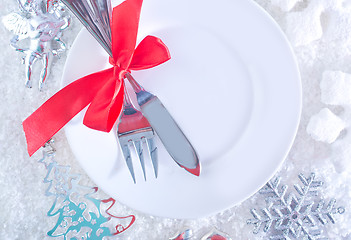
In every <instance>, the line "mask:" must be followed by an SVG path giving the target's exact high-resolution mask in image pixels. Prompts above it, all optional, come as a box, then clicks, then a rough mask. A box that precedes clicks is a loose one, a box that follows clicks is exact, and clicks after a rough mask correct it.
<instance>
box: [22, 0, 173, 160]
mask: <svg viewBox="0 0 351 240" xmlns="http://www.w3.org/2000/svg"><path fill="white" fill-rule="evenodd" d="M142 2H143V1H142V0H126V1H125V2H123V3H122V4H120V5H118V6H117V7H115V8H114V9H113V12H112V26H111V30H112V55H113V57H112V58H111V57H110V63H111V64H112V65H113V67H112V68H110V69H107V70H103V71H100V72H97V73H93V74H90V75H88V76H85V77H82V78H80V79H78V80H76V81H74V82H72V83H71V84H69V85H67V86H66V87H65V88H63V89H62V90H60V91H59V92H57V93H56V94H55V95H54V96H52V97H51V98H50V99H49V100H48V101H46V102H45V103H44V104H43V105H42V106H41V107H39V108H38V109H37V110H36V111H35V112H34V113H33V114H32V115H30V116H29V117H28V118H27V119H26V120H24V122H23V129H24V132H25V135H26V139H27V148H28V153H29V155H30V156H32V155H33V154H34V153H35V152H36V151H37V150H38V149H39V148H40V147H42V146H43V145H44V144H45V143H46V142H47V141H48V140H49V139H50V138H51V137H52V136H54V135H55V134H56V133H57V132H58V131H59V130H60V129H61V128H62V127H63V126H64V125H66V123H68V122H69V121H70V120H71V119H72V118H73V117H74V116H75V115H77V114H78V113H79V112H80V111H81V110H82V109H84V108H85V107H86V106H88V105H89V104H90V106H89V107H88V110H87V112H86V113H85V116H84V120H83V124H84V125H86V126H88V127H90V128H93V129H96V130H99V131H103V132H109V131H111V129H112V127H113V125H114V124H115V122H116V121H117V118H118V117H119V115H120V113H121V111H122V108H123V99H124V87H123V79H124V75H125V74H126V73H127V72H130V71H131V70H142V69H148V68H152V67H155V66H157V65H160V64H162V63H164V62H166V61H168V60H169V59H170V54H169V51H168V48H167V47H166V45H165V44H164V43H163V42H162V41H161V40H160V39H159V38H156V37H153V36H147V37H145V38H144V39H143V40H142V41H141V42H140V44H139V45H138V46H137V48H136V49H135V45H136V39H137V33H138V26H139V18H140V10H141V5H142Z"/></svg>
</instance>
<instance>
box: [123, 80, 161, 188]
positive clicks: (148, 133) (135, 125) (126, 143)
mask: <svg viewBox="0 0 351 240" xmlns="http://www.w3.org/2000/svg"><path fill="white" fill-rule="evenodd" d="M124 92H125V94H124V102H123V112H122V114H121V117H120V121H119V125H118V130H117V136H118V140H119V144H120V146H121V149H122V152H123V156H124V159H125V161H126V164H127V166H128V169H129V172H130V174H131V175H132V178H133V181H134V183H136V181H135V174H134V168H133V161H132V156H131V150H134V151H135V152H136V153H137V154H136V155H137V158H138V159H139V161H140V164H141V168H142V170H143V174H144V180H145V181H146V171H145V161H144V153H143V147H142V143H143V144H144V145H145V144H146V145H147V150H148V153H149V156H150V158H151V161H152V165H153V169H154V173H155V177H156V178H157V175H158V158H157V147H156V145H155V142H154V137H155V132H154V130H153V128H152V127H151V125H150V123H149V121H148V120H147V119H146V118H145V117H144V115H143V114H142V113H141V112H140V111H139V110H137V109H135V108H134V106H133V104H132V102H131V100H130V96H129V94H128V91H127V88H126V86H124Z"/></svg>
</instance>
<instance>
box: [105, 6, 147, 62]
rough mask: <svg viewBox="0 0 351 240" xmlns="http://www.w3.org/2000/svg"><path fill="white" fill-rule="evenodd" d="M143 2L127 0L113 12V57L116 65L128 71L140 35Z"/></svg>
mask: <svg viewBox="0 0 351 240" xmlns="http://www.w3.org/2000/svg"><path fill="white" fill-rule="evenodd" d="M142 4H143V0H127V1H124V2H122V3H121V4H120V5H118V6H116V7H115V8H114V9H113V11H112V25H111V30H112V31H111V33H112V36H111V38H112V55H113V59H115V60H116V62H115V65H117V66H118V67H121V68H123V69H127V68H128V66H129V63H130V61H131V58H132V55H133V52H134V49H135V45H136V39H137V35H138V28H139V19H140V12H141V6H142Z"/></svg>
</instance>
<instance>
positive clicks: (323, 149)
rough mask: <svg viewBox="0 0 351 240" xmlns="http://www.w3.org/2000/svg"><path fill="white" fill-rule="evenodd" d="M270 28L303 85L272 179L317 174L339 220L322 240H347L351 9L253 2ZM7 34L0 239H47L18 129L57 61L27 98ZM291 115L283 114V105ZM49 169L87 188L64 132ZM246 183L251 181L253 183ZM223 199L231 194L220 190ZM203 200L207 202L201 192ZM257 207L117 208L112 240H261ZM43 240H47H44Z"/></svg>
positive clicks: (39, 168) (42, 203)
mask: <svg viewBox="0 0 351 240" xmlns="http://www.w3.org/2000/svg"><path fill="white" fill-rule="evenodd" d="M256 2H257V3H258V4H259V5H261V6H262V7H263V8H264V9H265V10H266V11H268V12H269V13H270V14H271V15H272V17H273V18H274V19H275V20H276V21H277V22H278V24H279V25H280V26H281V28H282V29H283V31H284V32H285V33H286V35H287V37H288V39H289V40H290V42H291V44H292V46H293V49H294V51H295V54H296V57H297V60H298V64H299V67H300V71H301V78H302V86H303V111H302V118H301V124H300V127H299V131H298V134H297V137H296V140H295V143H294V145H293V148H292V150H291V152H290V154H289V156H288V157H287V159H286V161H285V163H284V164H283V166H282V168H281V170H280V171H279V172H278V175H281V176H283V182H284V183H286V184H288V185H290V186H291V187H292V185H293V183H297V182H298V178H297V175H298V173H300V172H302V173H305V174H306V175H308V174H309V173H310V172H315V173H316V174H317V178H319V179H321V180H323V181H324V182H325V185H324V187H323V188H322V193H321V195H322V196H324V198H326V199H330V198H336V199H337V206H340V205H341V206H344V207H345V208H346V212H345V213H344V214H343V215H337V217H336V219H337V223H336V225H332V224H330V225H328V226H326V228H325V229H326V231H325V235H326V236H327V237H329V239H351V228H350V227H351V134H350V124H351V75H350V74H351V1H349V0H256ZM0 3H1V4H0V6H1V8H0V16H4V15H6V14H8V13H10V12H12V11H14V10H16V9H17V8H16V1H7V0H0ZM80 28H81V25H80V24H79V23H78V22H77V21H76V19H74V21H73V24H72V26H71V27H70V29H69V30H67V31H65V33H64V37H63V39H64V40H65V41H66V42H67V45H68V47H69V46H70V45H71V44H72V42H73V40H74V38H75V36H76V34H77V33H78V31H79V29H80ZM10 38H11V34H10V33H9V32H8V31H7V30H6V29H5V28H4V27H3V25H2V24H0V49H1V55H0V69H1V71H0V79H1V82H0V85H1V86H0V239H1V240H3V239H11V240H12V239H46V238H47V237H46V232H47V231H49V230H51V229H52V227H53V226H54V225H55V223H56V221H57V219H56V218H55V217H47V216H46V213H47V211H48V210H49V209H50V207H51V205H52V203H53V198H48V197H45V195H44V193H45V190H46V189H47V187H48V185H47V184H44V183H43V182H42V180H43V178H44V176H45V174H46V170H45V168H44V167H43V165H41V164H39V163H37V162H36V159H38V157H39V155H35V156H34V157H33V158H31V159H30V158H29V157H28V156H27V153H26V149H25V139H24V134H23V132H22V128H21V122H22V121H23V120H24V119H25V118H26V117H27V116H28V115H29V114H30V113H31V112H33V111H34V109H36V108H37V107H39V106H40V104H42V103H43V102H44V101H45V100H46V99H48V98H49V97H50V96H51V95H53V94H54V93H55V92H56V91H57V90H58V89H59V84H60V78H61V73H62V69H63V66H64V63H65V57H66V55H65V54H64V55H63V56H62V57H61V59H56V60H55V61H54V64H53V67H52V69H51V75H50V77H49V79H48V80H47V85H46V87H45V88H44V91H43V92H42V93H39V92H38V90H37V89H36V88H35V86H36V82H35V81H36V79H35V80H34V83H33V89H31V90H29V89H25V88H24V86H23V83H24V66H23V65H21V64H20V62H21V61H20V54H19V53H17V52H15V51H13V50H12V49H11V48H10V47H9V45H8V43H9V40H10ZM286 107H289V106H286ZM55 139H56V148H57V149H59V151H58V152H57V157H56V160H57V161H58V162H59V164H61V165H70V166H72V172H73V173H79V174H82V175H83V176H84V177H83V182H82V184H85V185H89V186H93V185H94V184H93V183H92V182H90V180H89V179H88V177H86V176H85V174H84V172H83V171H82V170H81V168H80V166H79V165H78V164H77V162H76V161H75V159H74V156H73V155H72V153H71V151H70V148H69V146H68V144H67V142H66V140H65V136H64V134H63V132H59V133H58V134H57V135H56V138H55ZM253 177H254V176H253ZM228 191H230V189H228ZM209 194H210V193H209ZM264 205H265V203H264V201H263V200H262V199H261V198H258V195H255V196H253V197H251V198H250V199H248V200H247V201H245V202H244V203H242V204H241V205H239V206H236V207H233V208H231V209H228V210H226V211H225V212H223V213H219V214H217V215H215V216H212V217H209V218H203V219H198V220H173V219H162V218H156V217H150V216H146V215H144V214H141V213H138V212H135V211H134V210H132V209H129V208H128V207H124V206H119V208H118V211H117V212H115V213H116V214H117V215H119V216H126V215H130V214H134V215H136V218H137V220H136V222H135V224H134V226H133V227H132V228H131V229H129V230H127V231H126V232H125V233H123V234H121V235H119V237H118V239H168V238H169V237H171V236H173V235H174V234H175V233H176V232H177V231H178V230H181V229H185V228H192V229H193V231H194V235H195V237H194V239H200V237H201V236H203V235H204V234H205V233H207V232H208V231H210V230H211V229H212V227H217V228H218V229H220V230H221V231H223V232H226V233H228V234H229V235H230V236H231V237H232V239H266V238H267V237H265V235H254V234H252V230H253V226H252V225H247V224H246V220H247V219H249V218H251V217H252V216H251V214H250V212H249V210H250V208H254V207H256V208H259V207H260V206H261V207H262V206H264ZM48 239H49V238H48Z"/></svg>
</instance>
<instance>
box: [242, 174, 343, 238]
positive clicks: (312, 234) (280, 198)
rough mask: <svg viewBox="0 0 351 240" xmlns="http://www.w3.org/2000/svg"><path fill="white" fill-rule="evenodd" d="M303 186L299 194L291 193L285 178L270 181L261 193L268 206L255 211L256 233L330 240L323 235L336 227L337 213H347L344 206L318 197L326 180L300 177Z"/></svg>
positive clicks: (298, 187)
mask: <svg viewBox="0 0 351 240" xmlns="http://www.w3.org/2000/svg"><path fill="white" fill-rule="evenodd" d="M299 179H300V181H301V184H300V185H299V184H295V185H294V188H295V190H296V193H297V194H296V193H295V192H291V193H289V194H287V191H288V186H287V185H280V181H281V178H280V177H277V178H275V179H273V180H272V181H270V182H268V183H267V184H266V186H265V187H263V188H262V189H261V190H260V191H259V193H260V194H263V195H265V197H266V198H265V200H266V204H267V206H266V207H265V208H263V209H261V210H259V211H257V210H256V209H251V214H252V215H253V217H254V218H253V219H249V220H248V222H247V223H248V224H253V225H254V227H255V228H254V231H253V232H254V233H255V234H257V233H259V232H260V231H261V230H262V231H263V232H266V233H267V234H268V235H269V238H270V239H274V240H277V239H279V240H285V239H299V240H300V239H301V240H307V239H308V240H315V239H319V240H321V239H327V238H325V237H323V236H322V233H323V232H322V226H323V225H325V224H328V223H333V224H335V218H334V215H335V214H342V213H344V212H345V209H344V208H343V207H338V208H336V207H335V203H336V200H335V199H331V200H329V201H328V202H327V201H325V200H324V199H322V198H318V197H317V196H318V190H319V188H320V187H321V186H322V185H323V182H322V181H317V180H315V174H314V173H312V174H311V175H310V177H309V178H306V177H305V176H304V175H303V174H300V175H299Z"/></svg>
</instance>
